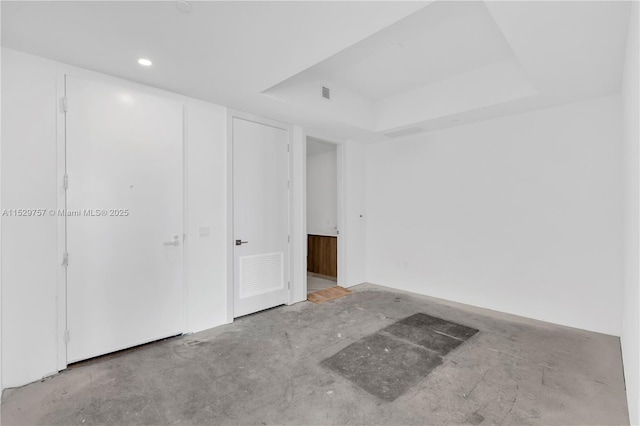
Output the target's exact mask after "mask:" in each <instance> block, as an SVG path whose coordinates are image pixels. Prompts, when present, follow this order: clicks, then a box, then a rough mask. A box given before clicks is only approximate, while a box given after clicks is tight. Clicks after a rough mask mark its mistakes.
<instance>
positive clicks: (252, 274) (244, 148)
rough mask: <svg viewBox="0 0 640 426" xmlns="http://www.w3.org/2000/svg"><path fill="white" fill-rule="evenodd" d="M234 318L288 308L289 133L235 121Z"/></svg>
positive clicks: (245, 121) (233, 123)
mask: <svg viewBox="0 0 640 426" xmlns="http://www.w3.org/2000/svg"><path fill="white" fill-rule="evenodd" d="M232 125H233V217H234V222H233V228H234V229H233V231H234V239H235V240H236V243H238V244H239V245H234V317H238V316H242V315H247V314H250V313H253V312H257V311H260V310H263V309H267V308H271V307H273V306H277V305H281V304H284V303H287V301H288V296H289V290H288V271H289V250H288V249H289V243H288V233H289V190H288V181H289V155H288V150H287V147H288V143H289V133H288V131H287V130H284V129H280V128H276V127H271V126H267V125H264V124H259V123H254V122H251V121H247V120H244V119H241V118H237V117H234V118H233V122H232Z"/></svg>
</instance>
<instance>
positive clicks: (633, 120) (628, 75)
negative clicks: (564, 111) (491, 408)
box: [620, 2, 640, 425]
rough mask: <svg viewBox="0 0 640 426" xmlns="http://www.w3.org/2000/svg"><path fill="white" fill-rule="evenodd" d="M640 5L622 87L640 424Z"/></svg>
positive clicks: (632, 364) (635, 408) (630, 312)
mask: <svg viewBox="0 0 640 426" xmlns="http://www.w3.org/2000/svg"><path fill="white" fill-rule="evenodd" d="M639 9H640V8H639V7H638V2H634V3H633V4H632V6H631V17H630V21H629V34H628V38H627V56H626V61H625V70H624V78H623V85H622V106H623V134H624V159H625V164H624V215H623V226H624V258H623V265H624V269H623V272H624V283H623V289H622V296H623V298H622V300H623V306H622V335H621V336H620V340H621V343H622V355H623V361H624V370H625V383H626V385H627V401H628V406H629V418H630V420H631V423H632V424H635V425H638V424H640V250H639V244H640V223H639V221H640V208H639V206H638V204H639V200H640V182H639V180H640V136H639V134H640V125H639V123H638V119H639V117H640V109H639V107H638V103H639V102H640V96H639V91H640V86H639V85H638V79H639V76H640V69H639V67H638V61H639V59H638V49H640V47H639V46H638V38H639V37H640V33H639V30H638V15H639V14H640V10H639Z"/></svg>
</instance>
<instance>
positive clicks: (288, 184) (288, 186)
mask: <svg viewBox="0 0 640 426" xmlns="http://www.w3.org/2000/svg"><path fill="white" fill-rule="evenodd" d="M287 189H291V181H290V180H288V181H287Z"/></svg>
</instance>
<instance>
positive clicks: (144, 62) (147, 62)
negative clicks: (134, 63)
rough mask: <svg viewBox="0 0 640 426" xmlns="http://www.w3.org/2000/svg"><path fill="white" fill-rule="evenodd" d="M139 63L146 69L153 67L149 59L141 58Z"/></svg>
mask: <svg viewBox="0 0 640 426" xmlns="http://www.w3.org/2000/svg"><path fill="white" fill-rule="evenodd" d="M138 63H139V64H140V65H142V66H144V67H150V66H151V65H153V62H151V61H150V60H149V59H147V58H140V59H138Z"/></svg>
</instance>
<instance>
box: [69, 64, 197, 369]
mask: <svg viewBox="0 0 640 426" xmlns="http://www.w3.org/2000/svg"><path fill="white" fill-rule="evenodd" d="M66 97H67V105H68V108H67V113H66V167H67V174H68V182H69V183H68V189H67V193H66V200H67V201H66V202H67V218H66V229H67V251H68V253H69V264H68V267H67V328H68V332H69V342H68V344H67V362H69V363H70V362H75V361H78V360H82V359H86V358H91V357H94V356H97V355H102V354H105V353H109V352H113V351H116V350H120V349H123V348H127V347H131V346H135V345H138V344H142V343H146V342H150V341H153V340H157V339H160V338H163V337H168V336H172V335H176V334H179V333H180V332H182V331H184V324H185V315H184V302H183V300H184V290H183V266H182V263H183V259H182V239H183V229H182V227H183V178H182V177H183V105H182V103H180V102H178V101H174V100H169V99H164V98H160V97H156V96H152V95H148V94H145V93H140V92H137V91H132V90H130V89H127V88H122V87H118V86H115V85H111V84H107V83H101V82H95V81H90V80H85V79H81V78H77V77H71V76H67V77H66Z"/></svg>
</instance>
